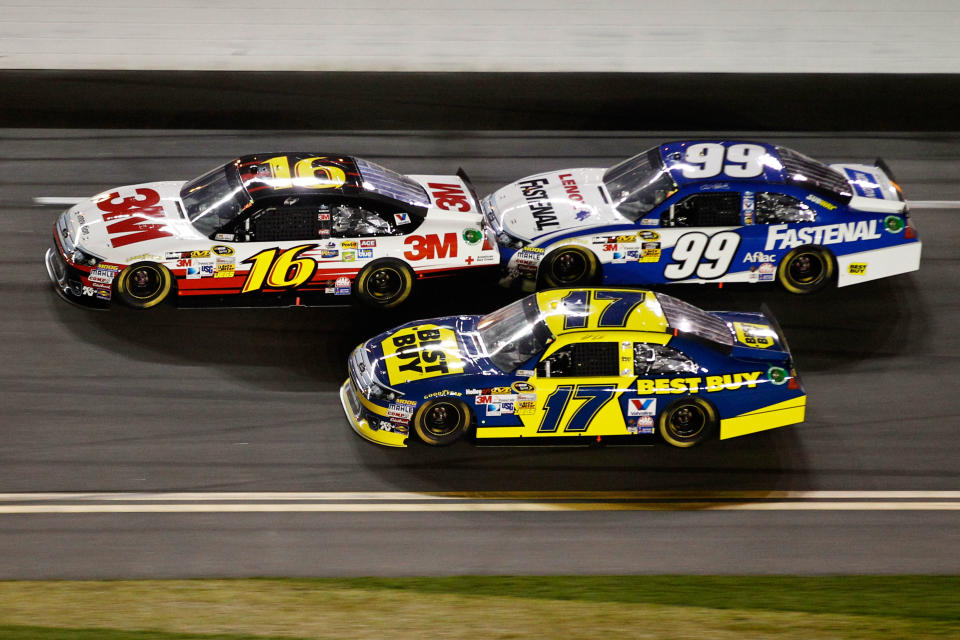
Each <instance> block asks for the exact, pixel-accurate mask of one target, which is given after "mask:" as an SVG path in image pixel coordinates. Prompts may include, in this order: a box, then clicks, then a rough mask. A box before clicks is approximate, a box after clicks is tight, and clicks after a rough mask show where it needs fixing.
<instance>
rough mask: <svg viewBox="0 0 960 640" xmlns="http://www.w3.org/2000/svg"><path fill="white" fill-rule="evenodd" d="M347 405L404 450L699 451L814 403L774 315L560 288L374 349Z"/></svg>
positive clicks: (362, 356)
mask: <svg viewBox="0 0 960 640" xmlns="http://www.w3.org/2000/svg"><path fill="white" fill-rule="evenodd" d="M348 368H349V373H350V377H349V379H348V380H347V381H346V382H345V383H344V384H343V386H342V387H341V391H340V398H341V401H342V403H343V408H344V411H345V412H346V414H347V417H348V418H349V420H350V423H351V424H352V425H353V428H354V430H355V431H356V432H357V433H358V434H360V435H361V436H363V437H364V438H366V439H367V440H370V441H372V442H376V443H378V444H383V445H387V446H394V447H402V446H405V445H406V443H407V439H408V436H409V433H410V431H411V430H412V431H413V432H414V433H415V434H416V435H417V437H418V438H419V439H420V440H421V441H423V442H425V443H427V444H430V445H446V444H450V443H452V442H455V441H456V440H458V439H460V438H462V437H464V436H470V437H471V438H473V439H475V441H476V442H478V443H481V442H484V443H486V442H489V443H491V444H493V443H517V442H519V441H522V442H524V443H529V442H530V440H531V439H534V438H536V439H538V441H539V442H542V443H547V444H560V443H571V442H572V443H581V444H583V443H587V442H598V441H602V442H611V443H617V442H638V441H642V440H644V439H651V438H654V437H655V436H656V435H659V436H660V437H661V438H662V439H663V440H665V441H666V442H668V443H670V444H672V445H675V446H678V447H689V446H692V445H695V444H697V443H699V442H702V441H703V440H705V439H707V438H710V437H713V436H716V435H717V434H718V432H719V437H720V438H732V437H735V436H740V435H745V434H748V433H754V432H757V431H762V430H765V429H773V428H775V427H781V426H785V425H790V424H795V423H798V422H802V421H803V418H804V410H805V406H806V395H805V394H804V391H803V388H802V386H801V384H800V379H799V378H798V376H797V373H796V371H795V370H794V368H793V361H792V358H791V356H790V351H789V349H788V348H787V345H786V342H785V340H784V338H783V335H782V333H781V331H780V329H779V327H778V325H777V323H776V321H775V320H774V319H773V318H772V317H771V316H770V315H769V313H733V312H713V313H708V312H706V311H702V310H701V309H699V308H697V307H694V306H693V305H690V304H687V303H685V302H682V301H680V300H677V299H676V298H673V297H670V296H667V295H664V294H661V293H653V292H649V291H635V290H622V289H594V288H580V289H554V290H549V291H542V292H540V293H536V294H532V295H529V296H527V297H525V298H523V299H521V300H518V301H516V302H514V303H512V304H510V305H508V306H506V307H503V308H501V309H498V310H497V311H494V312H492V313H489V314H487V315H485V316H451V317H445V318H434V319H432V320H422V321H415V322H411V323H408V324H405V325H401V326H400V327H397V328H395V329H393V330H391V331H388V332H385V333H382V334H380V335H378V336H376V337H374V338H372V339H370V340H367V341H366V342H364V343H363V344H361V345H360V346H359V347H357V348H356V349H355V350H354V351H353V353H352V354H351V356H350V359H349V363H348Z"/></svg>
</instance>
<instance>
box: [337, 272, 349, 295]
mask: <svg viewBox="0 0 960 640" xmlns="http://www.w3.org/2000/svg"><path fill="white" fill-rule="evenodd" d="M333 293H334V294H335V295H338V296H348V295H350V278H348V277H346V276H340V277H339V278H337V279H336V281H335V282H334V283H333Z"/></svg>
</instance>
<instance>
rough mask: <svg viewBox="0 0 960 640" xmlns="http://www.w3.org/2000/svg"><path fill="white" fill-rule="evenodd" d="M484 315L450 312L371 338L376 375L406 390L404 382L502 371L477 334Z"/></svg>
mask: <svg viewBox="0 0 960 640" xmlns="http://www.w3.org/2000/svg"><path fill="white" fill-rule="evenodd" d="M479 318H480V316H450V317H446V318H434V319H432V320H419V321H416V322H410V323H407V324H404V325H401V326H399V327H397V328H395V329H391V330H390V331H387V332H385V333H382V334H380V335H379V336H376V337H375V338H371V339H370V340H368V341H367V342H366V343H364V348H365V350H366V352H367V354H368V358H369V360H370V361H371V365H372V367H373V371H374V376H375V378H376V379H377V380H378V381H379V382H380V383H382V384H384V385H387V386H389V387H391V388H395V389H397V390H400V391H402V390H403V387H404V385H408V384H413V383H418V382H422V381H427V380H433V379H437V381H438V382H439V379H440V378H448V377H451V376H461V375H464V376H468V375H483V374H485V373H493V372H497V373H500V375H502V373H501V372H499V371H498V370H497V369H496V368H495V367H494V366H493V364H492V363H491V362H490V360H489V359H488V358H487V357H486V356H485V355H484V352H483V346H482V343H481V342H480V340H479V338H478V337H477V334H476V326H477V322H478V321H479Z"/></svg>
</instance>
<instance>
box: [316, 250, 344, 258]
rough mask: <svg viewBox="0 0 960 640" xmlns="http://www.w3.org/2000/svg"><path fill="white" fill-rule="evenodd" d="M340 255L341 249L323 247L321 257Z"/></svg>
mask: <svg viewBox="0 0 960 640" xmlns="http://www.w3.org/2000/svg"><path fill="white" fill-rule="evenodd" d="M339 255H340V251H338V250H337V249H321V250H320V257H321V258H336V257H338V256H339Z"/></svg>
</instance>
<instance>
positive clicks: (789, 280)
mask: <svg viewBox="0 0 960 640" xmlns="http://www.w3.org/2000/svg"><path fill="white" fill-rule="evenodd" d="M836 272H837V261H836V260H834V259H833V255H832V254H831V253H830V252H829V251H827V250H826V249H824V248H822V247H816V246H803V247H797V248H796V249H794V250H792V251H791V252H790V253H788V254H787V255H786V256H784V258H783V260H781V261H780V266H779V267H778V268H777V282H779V283H780V286H781V287H783V288H784V289H786V290H787V291H789V292H790V293H799V294H807V293H813V292H815V291H819V290H821V289H823V288H824V287H826V286H827V285H828V284H830V283H832V282H833V281H834V278H835V277H836Z"/></svg>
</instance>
